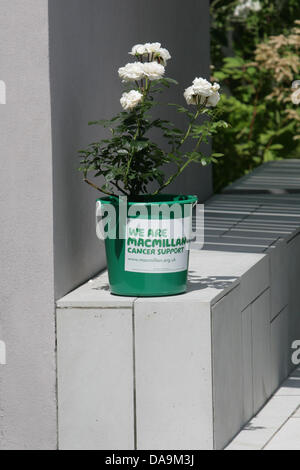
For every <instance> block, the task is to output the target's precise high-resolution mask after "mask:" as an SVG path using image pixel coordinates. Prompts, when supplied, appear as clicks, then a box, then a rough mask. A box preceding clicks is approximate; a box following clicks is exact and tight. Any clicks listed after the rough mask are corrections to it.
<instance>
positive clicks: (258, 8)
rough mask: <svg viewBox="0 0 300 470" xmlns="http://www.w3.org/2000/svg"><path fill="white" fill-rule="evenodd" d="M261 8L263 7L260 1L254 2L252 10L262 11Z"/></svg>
mask: <svg viewBox="0 0 300 470" xmlns="http://www.w3.org/2000/svg"><path fill="white" fill-rule="evenodd" d="M261 8H262V7H261V4H260V2H252V7H251V10H252V11H260V10H261Z"/></svg>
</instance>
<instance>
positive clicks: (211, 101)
mask: <svg viewBox="0 0 300 470" xmlns="http://www.w3.org/2000/svg"><path fill="white" fill-rule="evenodd" d="M220 99H221V96H220V93H218V92H215V93H214V94H213V95H211V96H209V97H208V100H207V104H206V106H207V107H208V108H210V107H213V108H214V107H215V106H217V104H218V103H219V101H220Z"/></svg>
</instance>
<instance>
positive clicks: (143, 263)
mask: <svg viewBox="0 0 300 470" xmlns="http://www.w3.org/2000/svg"><path fill="white" fill-rule="evenodd" d="M190 233H191V232H190V218H189V217H188V218H185V219H184V218H180V219H173V220H167V219H166V220H158V219H155V220H147V219H128V220H127V229H126V244H125V271H130V272H136V273H176V272H180V271H185V270H186V269H187V266H188V250H189V239H190Z"/></svg>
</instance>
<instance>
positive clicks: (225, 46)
mask: <svg viewBox="0 0 300 470" xmlns="http://www.w3.org/2000/svg"><path fill="white" fill-rule="evenodd" d="M211 17H212V26H211V28H212V34H211V37H212V64H213V65H212V75H213V80H216V81H220V82H222V85H223V92H224V94H223V96H222V100H221V103H220V110H221V113H222V114H221V118H222V119H224V120H225V121H227V122H229V123H230V124H231V127H229V128H228V129H226V130H225V131H224V132H223V133H222V134H220V135H217V136H215V138H214V140H213V151H214V152H216V153H219V152H223V153H225V157H224V159H223V160H222V161H220V162H219V164H218V165H214V185H215V190H216V191H217V192H218V191H220V190H221V189H222V188H224V187H225V186H226V185H228V184H229V183H231V182H232V181H234V180H235V179H237V178H239V177H240V176H242V175H244V174H246V173H248V172H249V171H251V170H252V169H253V168H255V167H256V166H258V165H260V164H261V163H263V162H267V161H270V160H276V159H284V158H300V106H297V104H295V102H293V101H292V93H293V92H295V90H293V88H292V84H293V82H295V81H296V80H298V79H299V78H300V57H299V52H300V21H299V20H300V2H299V0H259V1H253V0H238V1H231V0H212V1H211ZM294 101H295V100H294Z"/></svg>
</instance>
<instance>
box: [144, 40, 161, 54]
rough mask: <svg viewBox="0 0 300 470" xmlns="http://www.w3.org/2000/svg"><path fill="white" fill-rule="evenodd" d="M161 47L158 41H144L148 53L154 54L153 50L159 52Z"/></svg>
mask: <svg viewBox="0 0 300 470" xmlns="http://www.w3.org/2000/svg"><path fill="white" fill-rule="evenodd" d="M160 48H161V44H160V43H159V42H152V43H150V42H146V44H145V49H146V51H147V53H148V54H154V53H155V52H159V50H160Z"/></svg>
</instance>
